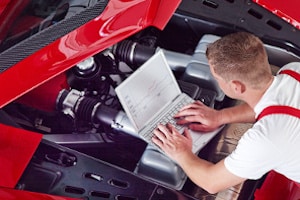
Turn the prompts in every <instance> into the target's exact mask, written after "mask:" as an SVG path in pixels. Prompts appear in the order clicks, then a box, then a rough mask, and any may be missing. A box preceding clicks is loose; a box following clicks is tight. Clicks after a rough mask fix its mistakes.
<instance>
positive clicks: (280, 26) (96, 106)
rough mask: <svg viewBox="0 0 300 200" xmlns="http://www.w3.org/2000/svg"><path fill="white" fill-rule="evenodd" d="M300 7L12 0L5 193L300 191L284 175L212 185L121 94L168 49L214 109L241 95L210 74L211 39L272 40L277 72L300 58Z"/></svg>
mask: <svg viewBox="0 0 300 200" xmlns="http://www.w3.org/2000/svg"><path fill="white" fill-rule="evenodd" d="M298 6H300V3H298V2H297V1H288V2H284V3H282V2H281V1H279V0H277V1H270V0H255V1H250V0H249V1H236V0H226V1H222V0H202V1H190V0H182V1H179V0H172V1H166V0H82V1H79V0H47V1H46V0H22V1H20V0H2V1H1V2H0V22H1V26H0V83H1V85H0V87H1V91H2V95H1V96H0V106H1V110H0V130H1V135H0V138H1V139H0V141H1V147H0V149H1V151H0V175H1V177H2V178H1V179H0V197H1V198H2V199H8V200H10V199H55V200H58V199H72V198H75V199H90V200H92V199H115V200H137V199H142V200H146V199H149V200H150V199H153V200H154V199H166V200H171V199H172V200H173V199H174V200H176V199H178V200H179V199H180V200H184V199H185V200H190V199H207V198H209V199H218V198H222V199H275V197H276V198H278V197H280V199H291V200H293V199H298V198H299V197H300V190H299V189H298V187H297V186H296V185H295V184H294V183H293V182H291V181H289V180H287V179H286V178H284V177H282V176H281V175H279V174H276V173H274V172H270V173H269V174H267V175H266V176H265V177H263V178H262V179H260V180H256V181H246V182H245V183H243V184H241V185H239V186H237V187H235V188H231V189H228V190H227V191H224V192H222V193H219V194H215V195H211V194H208V193H206V192H205V191H203V190H202V189H201V188H199V187H197V186H196V185H194V184H193V183H192V182H191V181H190V180H189V179H188V178H187V177H186V175H185V173H184V172H183V171H182V170H181V169H180V167H178V166H177V165H176V164H175V163H173V162H172V161H171V160H169V159H168V158H167V157H166V156H164V155H162V154H161V153H159V152H157V151H154V150H153V149H151V148H149V146H148V145H147V144H146V143H145V142H144V141H143V140H141V139H140V138H139V137H136V135H135V130H134V128H133V126H132V124H131V123H130V122H129V120H128V118H127V116H126V114H125V112H124V111H123V108H122V106H121V104H120V102H119V100H118V97H117V96H116V94H115V92H114V89H115V88H116V87H117V86H118V85H119V84H120V83H121V82H122V81H123V80H125V79H126V78H127V77H128V76H129V75H130V74H131V73H133V72H134V71H135V70H136V69H137V68H139V67H140V66H141V65H142V64H143V63H144V62H146V61H147V60H148V59H149V58H150V57H151V56H152V55H154V54H155V52H157V51H158V50H162V51H163V52H164V54H165V55H166V59H167V61H168V64H169V65H170V67H171V69H172V71H173V73H174V76H175V77H176V79H177V80H178V83H179V85H180V88H181V90H182V91H183V92H185V93H188V94H190V96H192V97H193V98H194V99H198V100H201V101H202V102H204V103H205V104H206V105H208V106H211V107H214V108H216V109H220V108H224V107H227V106H230V105H232V104H234V103H237V102H236V101H234V100H232V99H230V98H228V97H226V96H225V95H224V93H223V92H222V91H221V89H220V88H219V87H218V85H217V83H216V82H215V80H214V79H213V77H212V75H211V74H210V72H209V68H208V63H207V60H206V58H205V45H206V44H207V43H209V42H212V41H214V40H216V39H217V38H219V37H222V36H224V35H226V34H229V33H232V32H236V31H241V30H244V31H249V32H252V33H254V34H256V35H257V36H259V37H260V38H261V39H262V40H263V41H264V43H265V45H266V49H267V52H268V55H269V58H270V63H271V64H272V65H273V66H274V69H275V70H276V69H277V68H279V67H280V66H283V65H284V64H286V63H288V62H291V61H299V60H300V57H299V56H300V40H299V36H300V31H299V29H300V25H299V21H300V16H299V14H298V12H297V10H296V9H297V8H298ZM246 129H247V125H241V126H240V127H234V126H232V125H228V126H227V127H224V129H223V130H221V131H220V132H221V133H220V134H218V135H216V136H215V137H214V138H213V139H212V140H211V141H210V142H209V143H208V144H207V145H206V146H205V147H204V148H203V149H202V150H201V151H200V152H199V156H201V157H203V158H206V159H208V160H212V161H217V160H219V159H221V158H223V157H224V156H226V155H227V154H228V153H230V151H231V150H232V149H233V148H234V147H235V145H236V141H237V140H238V139H239V137H240V133H242V132H243V131H245V130H246ZM237 132H238V134H237ZM274 188H276V191H274Z"/></svg>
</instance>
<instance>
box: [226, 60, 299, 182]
mask: <svg viewBox="0 0 300 200" xmlns="http://www.w3.org/2000/svg"><path fill="white" fill-rule="evenodd" d="M283 69H291V70H293V71H296V72H298V73H300V63H290V64H287V65H285V66H284V67H283V68H281V70H283ZM271 105H288V106H292V107H295V108H298V109H300V82H298V81H297V80H295V79H294V78H292V77H290V76H289V75H284V74H282V75H277V76H275V78H274V81H273V83H272V84H271V86H270V87H269V88H268V90H267V91H266V92H265V94H264V95H263V97H262V98H261V99H260V101H259V102H258V104H257V105H256V106H255V108H254V111H255V113H256V115H258V114H260V112H261V111H262V110H263V109H264V108H266V107H268V106H271ZM225 167H226V168H227V169H228V170H229V171H230V172H231V173H233V174H235V175H237V176H239V177H243V178H246V179H259V178H260V177H262V176H263V175H264V174H265V173H267V172H269V171H270V170H274V171H276V172H278V173H280V174H283V175H285V176H286V177H288V178H289V179H291V180H294V181H296V182H298V183H300V119H299V118H297V117H293V116H290V115H286V114H274V115H267V116H265V117H263V118H262V119H261V120H259V121H258V122H256V123H255V124H254V125H253V127H252V128H251V129H249V130H248V131H247V132H246V133H245V134H244V135H243V136H242V138H241V139H240V141H239V143H238V145H237V147H236V149H235V150H234V151H233V152H232V153H231V154H230V155H229V156H228V157H226V158H225Z"/></svg>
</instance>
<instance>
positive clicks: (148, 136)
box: [141, 95, 194, 144]
mask: <svg viewBox="0 0 300 200" xmlns="http://www.w3.org/2000/svg"><path fill="white" fill-rule="evenodd" d="M192 102H194V99H192V98H191V97H189V96H188V95H185V96H184V98H182V99H181V101H180V102H179V103H178V104H176V106H174V107H173V108H172V109H170V110H169V111H168V113H167V114H165V115H164V116H163V117H162V118H161V119H160V120H159V121H157V123H154V124H153V126H152V127H151V128H150V129H149V131H147V132H144V133H143V134H141V136H142V137H143V138H144V139H145V140H146V141H147V142H148V143H150V144H153V142H152V137H153V131H154V129H155V128H156V127H157V125H158V124H163V125H166V124H167V123H170V124H172V125H173V126H174V127H175V128H176V129H177V130H178V131H179V132H180V133H183V129H184V126H183V125H179V124H177V123H176V120H175V119H174V115H175V114H177V113H178V111H179V110H180V109H181V108H182V107H183V106H185V105H187V104H190V103H192Z"/></svg>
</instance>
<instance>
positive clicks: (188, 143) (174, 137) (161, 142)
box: [152, 124, 192, 161]
mask: <svg viewBox="0 0 300 200" xmlns="http://www.w3.org/2000/svg"><path fill="white" fill-rule="evenodd" d="M154 135H155V136H154V137H153V138H152V141H153V142H154V143H155V144H156V145H157V146H158V147H160V148H161V149H162V150H163V151H164V152H165V153H166V154H167V155H168V156H169V157H171V158H172V159H173V160H175V161H178V160H180V158H182V157H183V156H185V155H186V154H192V138H191V135H190V133H189V131H188V130H187V129H185V131H184V134H180V133H179V132H178V131H177V130H176V128H175V127H173V126H172V125H171V124H167V125H166V126H164V125H161V124H160V125H158V126H157V128H156V129H155V130H154Z"/></svg>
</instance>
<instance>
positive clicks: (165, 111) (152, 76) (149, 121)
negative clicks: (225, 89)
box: [115, 50, 220, 153]
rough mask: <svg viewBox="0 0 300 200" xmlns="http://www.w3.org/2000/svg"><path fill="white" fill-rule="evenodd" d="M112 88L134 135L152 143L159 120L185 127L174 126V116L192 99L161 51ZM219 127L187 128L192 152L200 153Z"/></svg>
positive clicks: (181, 128)
mask: <svg viewBox="0 0 300 200" xmlns="http://www.w3.org/2000/svg"><path fill="white" fill-rule="evenodd" d="M115 91H116V94H117V96H118V98H119V100H120V103H121V105H122V107H123V109H124V111H125V113H126V114H127V116H128V118H129V120H130V122H131V123H132V124H133V126H134V128H135V130H136V132H137V134H138V135H139V137H140V138H142V139H144V140H145V141H146V142H147V143H149V144H153V142H152V140H151V138H152V137H153V130H154V129H155V128H156V127H157V125H158V124H159V123H161V124H166V123H171V124H173V125H174V126H175V127H176V128H177V130H178V131H179V132H180V133H183V130H184V127H183V126H179V125H177V124H176V120H175V119H174V118H173V116H174V115H175V114H176V113H177V112H178V111H179V110H180V109H181V108H182V106H185V105H187V104H190V103H192V102H194V99H192V98H191V97H190V96H188V95H187V94H185V93H183V92H181V90H180V87H179V85H178V83H177V81H176V79H175V76H174V74H173V72H172V71H171V69H170V66H169V65H168V62H167V60H166V58H165V56H164V53H163V50H159V51H157V52H156V53H155V54H154V55H153V56H152V57H151V58H149V59H148V60H147V61H146V62H145V63H144V64H143V65H142V66H140V67H139V68H138V69H137V70H136V71H134V72H133V73H132V74H131V75H130V76H129V77H127V78H126V79H125V80H124V81H123V82H122V83H120V84H119V85H118V86H117V87H116V88H115ZM219 130H220V129H217V130H215V131H212V132H209V133H200V132H195V131H190V133H191V136H192V139H193V149H192V150H193V152H194V153H197V152H199V151H200V150H201V149H202V148H203V147H204V146H205V144H206V143H207V142H208V141H210V140H211V139H212V138H213V137H214V136H215V135H216V134H217V133H218V132H219ZM153 145H154V144H153ZM154 146H156V145H154ZM156 147H157V146H156ZM157 148H158V147H157ZM158 149H159V148H158Z"/></svg>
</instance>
